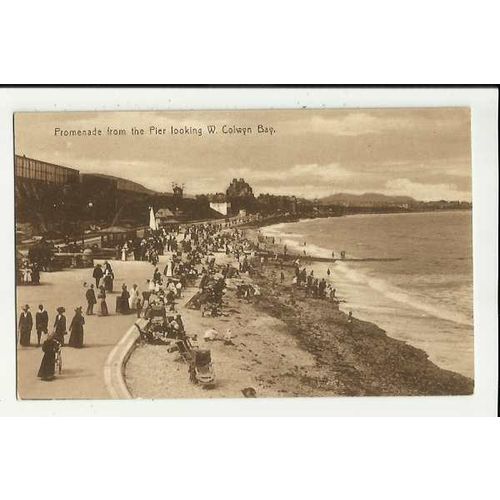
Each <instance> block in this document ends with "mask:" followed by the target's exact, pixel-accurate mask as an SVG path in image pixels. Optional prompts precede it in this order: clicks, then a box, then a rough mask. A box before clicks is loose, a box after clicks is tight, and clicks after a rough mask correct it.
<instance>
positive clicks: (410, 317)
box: [261, 210, 474, 378]
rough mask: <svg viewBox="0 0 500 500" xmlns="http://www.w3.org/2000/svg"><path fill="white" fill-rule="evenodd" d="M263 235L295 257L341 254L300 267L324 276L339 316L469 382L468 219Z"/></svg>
mask: <svg viewBox="0 0 500 500" xmlns="http://www.w3.org/2000/svg"><path fill="white" fill-rule="evenodd" d="M261 232H262V234H264V235H267V236H272V237H274V238H275V241H276V243H280V244H283V245H287V247H288V249H289V251H292V250H293V251H294V253H299V254H301V255H302V254H303V252H304V251H305V252H306V254H307V255H310V256H317V257H331V256H332V251H333V252H334V254H335V257H337V258H338V257H340V252H341V251H345V257H346V260H345V261H336V262H331V263H330V262H328V263H326V262H315V263H308V264H305V263H302V264H301V266H302V265H306V267H307V268H308V269H314V274H315V276H317V277H325V278H328V276H327V269H328V268H329V269H330V276H329V278H328V279H329V280H330V281H332V282H333V284H334V286H335V288H336V291H337V292H336V294H337V297H338V298H339V299H340V300H341V303H340V307H341V309H342V310H344V311H346V312H347V311H352V313H353V315H354V316H355V317H357V318H360V319H363V320H367V321H371V322H373V323H376V324H377V325H378V326H379V327H380V328H382V329H384V330H385V331H386V333H387V334H388V335H389V336H391V337H394V338H397V339H400V340H404V341H406V342H407V343H409V344H411V345H413V346H415V347H418V348H421V349H423V350H424V351H426V352H427V354H428V355H429V358H430V359H431V361H433V362H434V363H435V364H437V365H438V366H440V367H441V368H445V369H449V370H453V371H455V372H458V373H461V374H463V375H466V376H468V377H471V378H473V377H474V329H473V291H472V281H473V269H472V212H471V211H465V210H464V211H462V210H460V211H459V210H455V211H439V212H425V213H403V214H401V213H398V214H362V215H350V216H343V217H331V218H320V219H306V220H300V221H298V222H293V223H285V224H276V225H273V226H268V227H264V228H262V229H261ZM350 259H353V260H350ZM357 259H359V260H357ZM363 259H375V260H363ZM377 259H387V260H377Z"/></svg>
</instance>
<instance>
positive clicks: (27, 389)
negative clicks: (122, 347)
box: [17, 261, 152, 399]
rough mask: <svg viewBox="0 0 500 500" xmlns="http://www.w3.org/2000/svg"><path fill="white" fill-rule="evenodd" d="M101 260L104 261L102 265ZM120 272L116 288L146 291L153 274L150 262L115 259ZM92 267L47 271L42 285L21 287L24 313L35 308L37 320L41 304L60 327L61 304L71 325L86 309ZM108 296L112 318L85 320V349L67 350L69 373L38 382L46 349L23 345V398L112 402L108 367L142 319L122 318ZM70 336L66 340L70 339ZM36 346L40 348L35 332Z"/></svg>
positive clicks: (20, 356) (66, 370)
mask: <svg viewBox="0 0 500 500" xmlns="http://www.w3.org/2000/svg"><path fill="white" fill-rule="evenodd" d="M97 262H99V261H97ZM110 263H111V265H112V266H113V270H114V273H115V277H116V279H115V282H114V289H115V291H116V292H118V291H121V286H122V284H123V283H126V284H127V286H128V287H129V288H131V287H132V285H133V284H134V283H135V284H137V285H138V287H139V290H140V291H141V292H142V290H144V288H145V282H146V279H147V278H149V277H150V276H151V274H152V267H151V265H150V264H148V263H147V262H121V261H110ZM91 275H92V269H75V270H66V271H60V272H54V273H42V277H41V281H42V284H41V285H40V286H20V287H18V288H17V294H18V295H17V298H18V309H19V310H18V311H17V316H18V317H19V313H20V308H21V306H22V305H23V304H29V305H30V307H31V313H32V314H33V322H34V318H35V313H36V311H37V309H38V304H43V305H44V306H45V308H46V309H47V311H48V312H49V328H50V327H51V326H52V325H53V323H54V318H55V314H56V312H55V310H56V307H58V306H64V307H65V308H66V318H67V324H68V327H69V324H70V322H71V318H72V317H73V314H74V309H75V308H76V307H77V306H80V305H81V306H83V310H84V311H85V309H86V300H85V288H84V287H83V283H84V282H85V281H87V282H88V283H90V282H92V279H91ZM116 296H117V293H113V294H108V296H107V298H106V301H107V303H108V308H109V311H110V313H111V314H110V316H108V317H98V316H85V327H84V345H85V347H84V348H82V349H74V348H71V347H68V346H65V347H64V348H63V364H64V366H63V372H62V374H61V375H59V376H57V377H56V378H55V379H54V380H53V381H51V382H44V381H41V380H40V379H39V378H37V373H38V368H39V366H40V362H41V360H42V355H43V354H42V350H41V349H40V348H37V347H21V346H19V345H18V347H17V349H18V351H17V352H18V356H17V361H18V395H19V397H20V398H21V399H109V398H110V397H111V396H110V394H109V393H108V391H107V388H106V385H105V382H104V364H105V362H106V359H107V357H108V355H109V353H110V352H111V350H112V349H113V347H114V346H115V345H116V344H117V343H118V342H119V341H120V339H121V338H122V337H123V335H124V334H125V333H126V332H127V330H128V329H129V328H130V326H131V325H132V324H133V323H134V321H135V320H136V316H135V315H133V314H130V315H126V316H122V315H116V314H115V313H114V311H115V300H116V299H115V297H116ZM68 339H69V334H68V335H67V336H66V341H68ZM31 342H32V345H33V344H35V345H36V332H35V329H34V328H33V332H32V335H31Z"/></svg>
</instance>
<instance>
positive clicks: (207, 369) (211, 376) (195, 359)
mask: <svg viewBox="0 0 500 500" xmlns="http://www.w3.org/2000/svg"><path fill="white" fill-rule="evenodd" d="M191 353H192V361H191V362H190V364H189V379H190V380H191V382H193V383H194V384H200V385H202V386H203V387H213V385H214V384H215V371H214V367H213V365H212V356H211V353H210V350H209V349H194V350H192V351H191Z"/></svg>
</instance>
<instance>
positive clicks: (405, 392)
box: [125, 227, 474, 399]
mask: <svg viewBox="0 0 500 500" xmlns="http://www.w3.org/2000/svg"><path fill="white" fill-rule="evenodd" d="M244 232H245V236H246V237H247V238H248V239H250V240H252V239H253V240H254V241H256V240H257V237H258V228H256V227H253V228H249V227H245V228H244ZM215 255H216V257H217V260H218V263H220V264H222V265H224V264H225V263H229V264H231V265H234V262H235V260H234V258H233V257H230V256H225V255H223V254H220V253H218V254H215ZM257 260H258V259H257ZM291 263H292V260H291V259H290V258H288V259H286V260H285V261H284V262H283V272H284V273H285V280H284V282H283V283H281V282H280V272H281V270H282V269H281V268H280V266H279V261H276V262H273V261H272V260H271V259H270V258H269V257H268V259H267V262H264V263H261V264H259V263H257V265H256V272H255V274H254V275H253V276H252V278H250V279H249V281H251V282H252V283H254V284H256V285H257V286H258V287H259V288H260V290H261V293H260V295H258V296H256V297H254V298H253V299H252V300H251V301H247V300H245V299H238V298H237V297H236V294H235V288H236V285H235V283H236V282H237V281H238V280H235V281H233V280H232V279H228V280H227V281H228V283H227V291H226V294H225V298H224V310H225V311H226V312H227V315H226V316H223V317H215V318H212V317H208V318H207V317H202V316H201V314H200V312H199V311H194V310H189V309H186V308H183V309H182V314H183V318H184V319H185V325H186V330H187V331H188V333H189V334H190V335H193V334H197V335H198V337H199V338H201V337H203V332H204V331H206V329H208V328H216V329H217V330H218V331H219V332H221V333H224V332H225V331H226V330H227V329H231V330H232V332H233V335H234V339H233V341H232V342H231V344H230V345H225V344H224V343H223V342H217V341H216V342H214V341H212V342H204V341H203V340H201V341H200V342H199V344H200V347H203V348H209V349H211V350H212V355H213V360H214V366H215V370H216V374H217V384H216V387H215V388H214V389H212V390H203V389H201V388H200V387H198V386H195V385H193V384H191V383H190V382H189V380H188V377H187V368H186V366H185V364H183V363H182V362H181V361H180V360H179V359H178V357H177V356H176V355H175V354H170V353H168V352H167V350H166V349H165V348H164V347H163V346H154V345H147V344H146V345H139V346H138V347H137V348H136V349H135V351H134V352H133V353H132V356H131V357H130V359H129V361H128V363H127V365H126V367H125V377H126V383H127V386H128V388H129V390H130V392H131V394H132V395H133V397H139V398H148V399H160V398H181V397H184V398H185V397H188V398H215V397H231V398H235V397H243V396H242V393H241V391H242V389H243V388H245V387H253V388H255V389H256V393H257V397H322V396H429V395H469V394H472V393H473V390H474V381H473V380H472V379H470V378H468V377H465V376H463V375H460V374H458V373H455V372H453V371H449V370H445V369H442V368H440V367H438V366H437V365H435V364H434V363H433V362H432V361H430V360H429V358H428V355H427V353H426V352H425V351H423V350H422V349H418V348H416V347H413V346H411V345H410V344H408V343H406V342H404V341H401V340H397V339H394V338H392V337H389V336H388V335H387V334H386V333H385V331H384V330H382V329H381V328H379V327H378V326H377V325H375V324H374V323H370V322H368V321H362V320H359V319H356V318H355V319H354V320H353V322H352V323H348V321H347V315H346V314H345V313H344V312H342V311H340V310H338V309H336V308H335V307H334V305H333V303H332V302H330V301H327V300H321V299H312V298H307V299H304V298H303V292H302V291H297V290H295V289H294V287H292V285H289V283H291V278H292V276H293V268H292V266H291ZM194 290H195V289H193V290H191V291H190V293H194ZM186 292H188V291H187V290H186Z"/></svg>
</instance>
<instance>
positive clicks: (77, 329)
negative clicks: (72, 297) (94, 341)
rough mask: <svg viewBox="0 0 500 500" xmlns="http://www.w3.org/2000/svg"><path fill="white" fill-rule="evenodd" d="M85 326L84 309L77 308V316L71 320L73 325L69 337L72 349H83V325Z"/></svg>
mask: <svg viewBox="0 0 500 500" xmlns="http://www.w3.org/2000/svg"><path fill="white" fill-rule="evenodd" d="M84 324H85V318H84V317H83V314H82V308H81V307H77V308H76V309H75V315H74V316H73V319H72V320H71V325H70V326H69V330H70V332H71V335H70V337H69V342H68V345H69V346H70V347H77V348H80V347H83V325H84Z"/></svg>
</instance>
